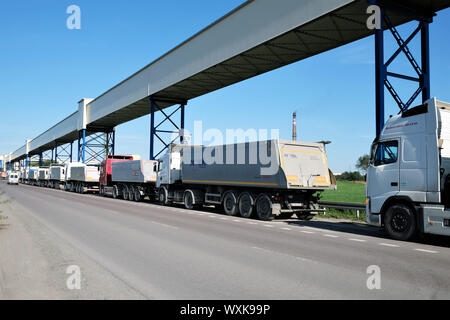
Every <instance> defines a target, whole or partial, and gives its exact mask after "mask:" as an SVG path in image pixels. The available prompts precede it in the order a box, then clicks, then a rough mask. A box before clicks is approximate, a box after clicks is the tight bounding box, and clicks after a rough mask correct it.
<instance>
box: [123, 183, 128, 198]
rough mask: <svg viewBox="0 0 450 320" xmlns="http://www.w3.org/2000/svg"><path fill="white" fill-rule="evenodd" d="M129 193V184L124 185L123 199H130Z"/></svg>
mask: <svg viewBox="0 0 450 320" xmlns="http://www.w3.org/2000/svg"><path fill="white" fill-rule="evenodd" d="M128 195H129V193H128V186H127V185H124V186H123V187H122V197H123V200H128Z"/></svg>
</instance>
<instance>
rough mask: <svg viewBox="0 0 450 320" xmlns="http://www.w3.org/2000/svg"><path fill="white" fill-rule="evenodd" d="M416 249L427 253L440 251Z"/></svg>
mask: <svg viewBox="0 0 450 320" xmlns="http://www.w3.org/2000/svg"><path fill="white" fill-rule="evenodd" d="M414 250H416V251H420V252H426V253H438V252H437V251H433V250H426V249H414Z"/></svg>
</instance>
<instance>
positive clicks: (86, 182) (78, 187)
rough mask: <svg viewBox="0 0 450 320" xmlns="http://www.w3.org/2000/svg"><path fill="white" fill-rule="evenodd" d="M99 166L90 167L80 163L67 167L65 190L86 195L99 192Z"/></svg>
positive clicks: (69, 164)
mask: <svg viewBox="0 0 450 320" xmlns="http://www.w3.org/2000/svg"><path fill="white" fill-rule="evenodd" d="M99 169H100V168H99V166H98V165H88V164H84V163H80V162H73V163H68V164H67V165H66V169H65V173H66V181H65V189H66V190H67V191H71V192H77V193H86V192H98V191H99V178H100V172H99Z"/></svg>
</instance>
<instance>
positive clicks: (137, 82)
mask: <svg viewBox="0 0 450 320" xmlns="http://www.w3.org/2000/svg"><path fill="white" fill-rule="evenodd" d="M370 4H377V5H379V6H380V7H381V8H382V9H383V14H384V15H386V16H388V17H389V22H390V23H391V25H392V27H393V28H394V29H395V26H398V25H401V24H403V23H406V22H409V21H413V20H417V21H419V22H420V23H423V24H424V26H425V24H426V26H428V23H430V22H431V21H432V19H433V16H434V15H435V13H436V12H437V11H439V10H442V9H445V8H447V7H449V6H450V2H449V1H448V0H398V1H381V0H378V1H367V0H356V1H355V0H353V1H352V0H282V1H273V0H250V1H247V2H245V3H244V4H242V5H241V6H239V7H238V8H236V9H235V10H233V11H231V12H230V13H228V14H227V15H225V16H224V17H222V18H221V19H219V20H217V21H216V22H214V23H213V24H211V25H210V26H208V27H206V28H205V29H203V30H202V31H200V32H198V33H197V34H195V35H194V36H192V37H191V38H189V39H188V40H186V41H184V42H183V43H181V44H180V45H178V46H177V47H175V48H174V49H173V50H171V51H169V52H168V53H166V54H165V55H163V56H161V57H160V58H159V59H157V60H155V61H154V62H152V63H150V64H149V65H147V66H146V67H144V68H143V69H141V70H139V71H138V72H136V73H135V74H133V75H132V76H130V77H129V78H127V79H125V80H124V81H122V82H120V83H119V84H118V85H116V86H115V87H113V88H111V89H110V90H108V91H106V92H105V93H103V94H102V95H100V96H99V97H97V98H96V99H94V100H90V99H83V100H82V101H81V102H80V103H79V108H78V111H77V112H75V113H73V114H72V115H70V116H69V117H67V118H66V119H64V120H62V121H61V122H59V123H58V124H56V125H55V126H53V127H51V128H50V129H48V130H47V131H45V132H44V133H42V134H41V135H39V136H38V137H36V138H34V139H33V140H31V141H30V142H29V143H28V145H25V146H23V147H21V148H20V149H18V150H17V151H15V152H13V153H12V154H11V155H10V162H11V161H12V162H18V161H20V160H24V159H28V157H30V156H33V155H39V154H40V155H42V152H44V151H46V150H50V149H52V150H53V149H55V148H56V150H57V148H58V145H62V144H65V143H66V144H67V143H70V145H71V147H70V149H72V142H73V141H78V148H77V154H78V160H80V161H83V160H85V159H84V154H85V152H86V147H87V142H86V141H87V139H88V137H89V136H92V135H95V133H105V134H106V138H105V141H106V145H107V146H108V147H107V149H109V150H107V151H106V152H105V154H108V153H113V152H114V128H115V127H116V126H118V125H120V124H122V123H125V122H127V121H130V120H133V119H136V118H139V117H141V116H144V115H147V114H151V138H150V139H151V141H150V148H151V155H150V157H151V158H154V157H155V152H154V138H155V137H157V138H158V137H159V136H158V125H156V124H155V113H157V112H161V113H164V115H165V119H169V120H170V121H171V122H172V123H173V124H174V126H175V128H176V130H180V131H181V130H182V129H183V128H184V109H185V108H184V106H185V105H186V103H187V101H189V100H191V99H193V98H196V97H199V96H202V95H204V94H207V93H209V92H212V91H215V90H218V89H221V88H224V87H226V86H229V85H231V84H234V83H237V82H240V81H243V80H246V79H249V78H252V77H254V76H257V75H260V74H263V73H265V72H268V71H270V70H274V69H277V68H280V67H282V66H285V65H288V64H291V63H293V62H297V61H300V60H303V59H306V58H308V57H311V56H314V55H317V54H319V53H322V52H325V51H328V50H331V49H333V48H336V47H339V46H342V45H345V44H347V43H351V42H353V41H356V40H358V39H362V38H364V37H367V36H370V35H373V34H374V30H370V29H369V28H368V27H367V19H368V17H369V14H368V13H367V8H368V6H369V5H370ZM383 25H384V24H383ZM423 28H425V27H423ZM426 30H428V29H426ZM382 31H383V30H381V33H382ZM379 32H380V31H379ZM377 41H378V42H379V39H378V40H377ZM377 50H378V53H379V51H380V50H382V47H381V48H380V47H379V46H377ZM402 50H404V48H403V49H402ZM379 61H381V60H379ZM377 70H378V69H377ZM380 70H381V69H380ZM299 76H301V75H299ZM426 76H427V74H425V75H424V77H425V78H426ZM377 77H378V78H377V79H381V81H382V80H384V79H385V77H386V74H384V73H381V74H380V75H379V76H377ZM380 83H381V84H382V83H383V82H380ZM428 86H429V84H428ZM378 89H379V88H378ZM383 92H384V91H383ZM383 103H384V101H379V102H378V101H377V114H378V113H379V112H378V110H381V107H382V104H383ZM173 105H180V110H181V120H180V122H181V123H180V124H176V123H175V122H174V121H172V120H171V115H170V114H166V113H165V112H164V109H166V108H168V107H170V106H173ZM380 112H381V111H380ZM380 121H381V120H380ZM161 140H162V139H161ZM105 141H103V142H105ZM56 150H55V153H57V151H56ZM70 153H72V151H70ZM70 156H72V154H71V155H70ZM52 157H54V155H53V156H52ZM41 158H42V156H41ZM55 159H56V157H55Z"/></svg>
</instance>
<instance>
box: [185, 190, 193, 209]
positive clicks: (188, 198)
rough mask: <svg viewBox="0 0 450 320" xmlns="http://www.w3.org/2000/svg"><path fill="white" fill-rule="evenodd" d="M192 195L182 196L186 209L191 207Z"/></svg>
mask: <svg viewBox="0 0 450 320" xmlns="http://www.w3.org/2000/svg"><path fill="white" fill-rule="evenodd" d="M193 202H194V201H193V199H192V194H191V193H190V192H188V193H186V195H185V196H184V205H185V207H186V208H187V209H191V208H192V206H193Z"/></svg>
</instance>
